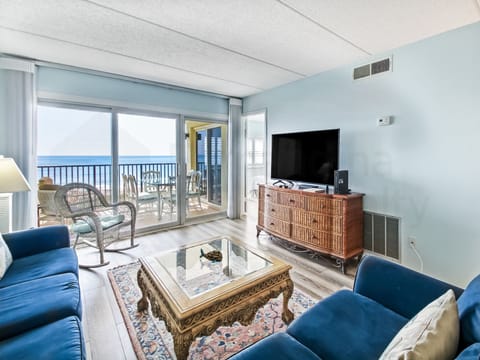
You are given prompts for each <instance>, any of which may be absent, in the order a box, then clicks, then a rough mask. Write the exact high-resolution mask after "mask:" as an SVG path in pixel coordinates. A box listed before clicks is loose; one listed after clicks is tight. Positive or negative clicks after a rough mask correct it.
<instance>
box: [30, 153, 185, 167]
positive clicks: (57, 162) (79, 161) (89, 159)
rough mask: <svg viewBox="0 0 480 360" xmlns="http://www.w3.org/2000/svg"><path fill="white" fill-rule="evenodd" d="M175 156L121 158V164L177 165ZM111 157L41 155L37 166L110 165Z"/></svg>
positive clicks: (130, 156) (129, 156)
mask: <svg viewBox="0 0 480 360" xmlns="http://www.w3.org/2000/svg"><path fill="white" fill-rule="evenodd" d="M176 159H177V158H176V156H174V155H143V156H142V155H128V156H119V164H165V163H176V162H177V160H176ZM110 164H111V157H110V156H109V155H39V156H37V166H62V165H110Z"/></svg>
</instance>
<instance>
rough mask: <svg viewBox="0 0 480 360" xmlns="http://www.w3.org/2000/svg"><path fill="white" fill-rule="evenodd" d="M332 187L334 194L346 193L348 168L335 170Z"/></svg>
mask: <svg viewBox="0 0 480 360" xmlns="http://www.w3.org/2000/svg"><path fill="white" fill-rule="evenodd" d="M333 189H334V192H335V194H348V170H335V172H334V173H333Z"/></svg>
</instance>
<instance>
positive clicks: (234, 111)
mask: <svg viewBox="0 0 480 360" xmlns="http://www.w3.org/2000/svg"><path fill="white" fill-rule="evenodd" d="M241 117H242V101H241V100H239V99H230V111H229V116H228V207H227V216H228V217H229V218H230V219H238V218H240V215H241V214H242V198H243V196H242V176H241V175H242V170H241V169H242V119H241Z"/></svg>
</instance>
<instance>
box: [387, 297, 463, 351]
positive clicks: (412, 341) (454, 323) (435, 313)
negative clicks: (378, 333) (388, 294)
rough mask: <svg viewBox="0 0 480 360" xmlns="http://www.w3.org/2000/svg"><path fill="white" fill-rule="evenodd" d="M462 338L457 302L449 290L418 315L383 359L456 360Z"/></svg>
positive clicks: (388, 348) (394, 339)
mask: <svg viewBox="0 0 480 360" xmlns="http://www.w3.org/2000/svg"><path fill="white" fill-rule="evenodd" d="M459 336H460V321H459V318H458V309H457V302H456V301H455V294H454V293H453V291H452V290H448V291H447V292H446V293H445V294H443V295H442V296H440V297H439V298H438V299H436V300H434V301H432V302H431V303H430V304H428V305H427V306H426V307H425V308H423V309H422V310H421V311H420V312H419V313H418V314H417V315H415V316H414V317H413V318H412V319H411V320H410V321H409V322H408V323H407V324H406V325H405V326H404V327H403V328H402V329H401V330H400V331H399V332H398V334H397V335H396V336H395V337H394V338H393V340H392V341H391V342H390V344H389V345H388V346H387V348H386V349H385V351H384V352H383V354H382V356H381V357H380V359H381V360H382V359H383V360H385V359H388V360H393V359H398V360H417V359H435V360H442V359H449V360H450V359H453V358H454V357H455V354H456V352H457V347H458V340H459Z"/></svg>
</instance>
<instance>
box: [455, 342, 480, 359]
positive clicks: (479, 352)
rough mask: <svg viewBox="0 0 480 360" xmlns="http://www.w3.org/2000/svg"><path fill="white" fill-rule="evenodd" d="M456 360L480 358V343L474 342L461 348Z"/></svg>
mask: <svg viewBox="0 0 480 360" xmlns="http://www.w3.org/2000/svg"><path fill="white" fill-rule="evenodd" d="M455 359H456V360H478V359H480V343H475V344H472V345H470V346H469V347H467V348H466V349H465V350H463V351H462V352H461V353H460V355H458V356H457V357H456V358H455Z"/></svg>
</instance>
